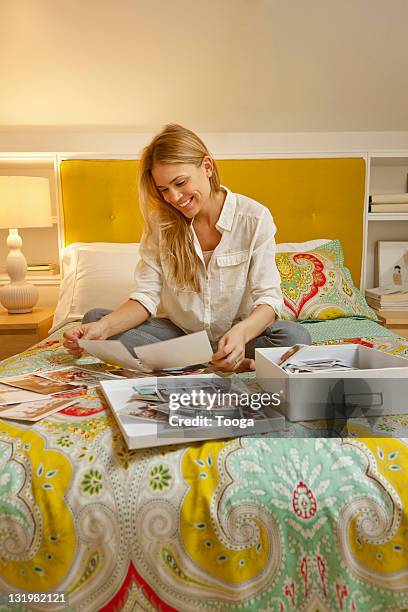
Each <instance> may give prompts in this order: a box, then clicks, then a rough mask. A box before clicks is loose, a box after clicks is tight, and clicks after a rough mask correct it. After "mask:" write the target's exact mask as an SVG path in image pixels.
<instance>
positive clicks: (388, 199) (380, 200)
mask: <svg viewBox="0 0 408 612" xmlns="http://www.w3.org/2000/svg"><path fill="white" fill-rule="evenodd" d="M369 202H370V204H386V205H388V204H391V205H392V204H408V193H383V194H377V195H371V196H370V198H369Z"/></svg>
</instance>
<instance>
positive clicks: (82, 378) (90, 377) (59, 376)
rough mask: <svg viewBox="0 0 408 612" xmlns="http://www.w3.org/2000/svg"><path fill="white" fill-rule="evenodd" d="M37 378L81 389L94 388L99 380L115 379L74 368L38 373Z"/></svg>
mask: <svg viewBox="0 0 408 612" xmlns="http://www.w3.org/2000/svg"><path fill="white" fill-rule="evenodd" d="M38 376H41V377H42V378H46V379H47V380H53V381H55V382H60V383H70V384H72V385H75V386H81V387H95V386H96V385H98V384H99V382H100V381H101V380H112V379H114V378H116V376H110V375H109V374H107V373H106V372H91V371H89V370H83V369H82V368H78V367H75V366H71V367H69V368H62V369H61V370H48V371H46V372H39V373H38Z"/></svg>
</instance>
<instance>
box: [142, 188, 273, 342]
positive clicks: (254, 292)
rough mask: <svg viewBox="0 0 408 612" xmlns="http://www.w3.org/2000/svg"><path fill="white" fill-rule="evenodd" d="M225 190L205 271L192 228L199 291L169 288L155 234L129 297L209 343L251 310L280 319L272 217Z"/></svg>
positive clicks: (146, 242) (144, 251) (144, 242)
mask: <svg viewBox="0 0 408 612" xmlns="http://www.w3.org/2000/svg"><path fill="white" fill-rule="evenodd" d="M224 189H225V191H226V192H227V196H226V198H225V201H224V205H223V208H222V211H221V214H220V216H219V219H218V221H217V223H216V228H217V229H218V231H219V232H220V233H221V240H220V242H219V244H218V245H217V247H216V248H215V249H214V252H213V254H212V257H211V259H210V261H209V263H208V266H207V267H206V266H205V262H204V256H203V252H202V249H201V246H200V243H199V241H198V238H197V236H196V234H195V232H194V229H193V227H192V226H191V229H192V232H193V237H194V245H195V249H196V252H197V255H198V257H199V259H200V265H199V280H200V286H201V292H200V293H196V292H194V291H190V290H188V291H184V290H181V291H180V290H176V289H175V288H174V286H172V284H171V281H170V278H171V277H170V274H169V271H168V270H167V269H166V267H167V266H166V262H165V261H164V259H163V257H162V254H161V249H160V237H159V233H158V232H157V231H155V232H154V233H153V234H152V235H151V236H150V237H149V238H148V239H147V240H144V239H142V243H141V245H140V260H139V263H138V265H137V267H136V271H135V280H136V283H137V288H136V291H135V292H134V293H132V294H131V295H130V299H132V300H137V301H138V302H140V303H141V304H142V305H143V306H144V307H145V308H146V309H147V310H148V311H149V312H150V313H151V315H152V316H158V317H167V318H168V319H170V320H171V321H172V322H173V323H174V324H175V325H177V326H178V327H180V328H181V329H182V330H183V331H185V332H187V333H191V332H196V331H201V330H203V329H204V330H206V331H207V333H208V337H209V339H210V341H211V342H213V343H214V342H216V341H217V340H219V338H221V336H223V335H224V334H225V333H226V332H227V331H228V330H229V329H231V327H232V326H233V325H234V324H235V323H237V322H238V321H240V320H242V319H245V318H246V317H247V316H248V315H249V314H250V313H251V311H252V310H253V309H254V308H255V306H258V305H259V304H269V306H271V307H272V308H273V309H274V311H275V313H276V314H277V316H279V314H280V311H281V308H282V305H283V299H282V293H281V289H280V276H279V272H278V269H277V267H276V263H275V232H276V227H275V224H274V222H273V219H272V215H271V213H270V212H269V210H268V209H267V208H266V207H265V206H263V205H262V204H259V203H258V202H256V201H255V200H252V199H251V198H248V197H246V196H243V195H240V194H235V193H232V192H231V191H229V190H228V189H226V188H225V187H224Z"/></svg>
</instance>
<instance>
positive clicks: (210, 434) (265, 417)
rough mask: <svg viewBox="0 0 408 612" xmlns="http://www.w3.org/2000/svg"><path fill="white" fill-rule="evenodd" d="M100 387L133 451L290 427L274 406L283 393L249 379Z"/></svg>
mask: <svg viewBox="0 0 408 612" xmlns="http://www.w3.org/2000/svg"><path fill="white" fill-rule="evenodd" d="M100 385H101V388H102V392H103V394H104V396H105V398H106V400H107V402H108V404H109V406H110V408H111V410H112V413H113V415H114V417H115V419H116V421H117V423H118V426H119V429H120V430H121V432H122V434H123V437H124V439H125V441H126V444H127V446H128V448H129V449H136V448H148V447H152V446H164V445H167V444H185V443H189V442H196V441H199V440H210V439H217V438H230V437H235V436H243V435H254V434H255V435H259V434H267V433H270V432H273V431H279V430H281V429H283V428H284V426H285V418H284V417H283V416H282V415H281V414H279V413H278V412H276V411H275V410H274V409H273V406H277V405H279V403H280V400H279V398H277V397H276V396H277V395H278V394H272V395H271V394H269V393H266V392H261V393H257V392H254V391H252V390H251V389H250V387H249V386H248V385H246V384H245V383H244V382H243V381H240V380H236V379H233V378H223V377H220V376H217V375H216V374H201V375H200V376H177V377H174V376H167V377H163V378H161V377H143V378H133V379H132V378H129V379H126V380H102V381H101V383H100ZM274 396H275V397H274ZM262 398H263V399H262Z"/></svg>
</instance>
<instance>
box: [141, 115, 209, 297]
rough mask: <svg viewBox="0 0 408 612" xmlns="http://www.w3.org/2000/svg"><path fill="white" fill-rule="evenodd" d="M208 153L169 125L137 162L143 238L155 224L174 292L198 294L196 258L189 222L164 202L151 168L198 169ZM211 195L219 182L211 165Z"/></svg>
mask: <svg viewBox="0 0 408 612" xmlns="http://www.w3.org/2000/svg"><path fill="white" fill-rule="evenodd" d="M206 156H210V153H209V151H208V149H207V147H206V146H205V144H204V143H203V141H202V140H201V139H200V138H199V137H198V136H197V135H196V134H194V132H191V131H190V130H188V129H186V128H184V127H182V126H181V125H177V124H175V123H171V124H169V125H166V126H165V127H164V128H163V130H162V131H161V132H160V133H159V134H157V135H156V136H155V137H154V138H153V140H152V141H151V143H150V144H149V145H148V146H147V147H146V148H145V149H144V150H143V154H142V157H141V160H140V174H139V201H140V208H141V211H142V215H143V219H144V237H145V238H148V237H149V236H150V235H151V233H152V231H153V223H155V224H156V223H158V227H159V234H160V249H161V253H162V254H163V256H164V258H165V260H166V261H167V263H168V266H169V268H170V271H171V274H172V278H173V281H174V284H175V286H176V288H178V289H190V290H193V291H196V292H199V291H200V283H199V278H198V265H199V257H198V255H197V253H196V250H195V248H194V241H193V235H192V232H191V222H192V221H191V220H189V219H186V217H185V216H184V215H183V214H182V213H181V212H180V211H178V210H176V209H175V208H173V206H171V205H170V204H168V203H167V202H165V201H164V199H163V198H162V197H161V195H160V193H159V191H158V190H157V188H156V185H155V182H154V180H153V177H152V168H153V166H154V164H156V163H160V164H194V165H195V166H197V167H199V166H201V164H202V162H203V159H204V158H205V157H206ZM209 181H210V188H211V194H212V195H213V194H215V193H216V192H218V191H220V189H221V188H220V180H219V176H218V171H217V168H216V165H215V162H214V167H213V172H212V175H211V176H210V178H209Z"/></svg>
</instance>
